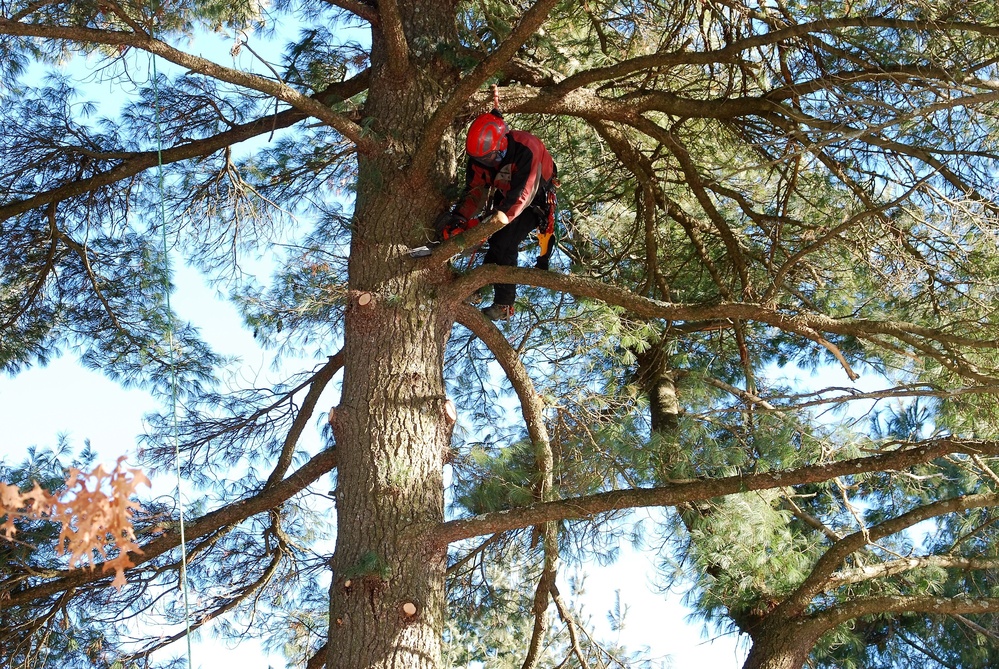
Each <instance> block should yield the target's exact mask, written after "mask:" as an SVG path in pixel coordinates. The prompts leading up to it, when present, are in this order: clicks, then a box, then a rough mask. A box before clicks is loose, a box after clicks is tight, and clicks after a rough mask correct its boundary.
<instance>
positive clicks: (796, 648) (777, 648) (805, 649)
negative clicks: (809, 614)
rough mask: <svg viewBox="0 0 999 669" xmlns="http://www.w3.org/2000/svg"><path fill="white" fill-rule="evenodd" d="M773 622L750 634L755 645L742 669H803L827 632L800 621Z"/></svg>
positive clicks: (762, 625)
mask: <svg viewBox="0 0 999 669" xmlns="http://www.w3.org/2000/svg"><path fill="white" fill-rule="evenodd" d="M771 623H775V624H769V625H768V624H766V622H763V623H760V624H758V625H757V626H756V627H755V628H754V629H753V630H752V631H751V632H750V637H751V638H752V639H753V646H752V648H751V649H750V650H749V655H748V656H747V657H746V662H745V664H743V665H742V669H801V667H802V666H804V664H805V661H806V660H807V659H808V654H809V653H810V652H811V651H812V647H813V646H814V645H815V642H816V641H818V639H819V637H820V636H821V635H822V632H823V631H825V630H824V629H821V628H818V629H816V627H815V626H814V625H809V624H808V622H807V621H805V620H800V619H798V620H786V619H779V620H775V621H771Z"/></svg>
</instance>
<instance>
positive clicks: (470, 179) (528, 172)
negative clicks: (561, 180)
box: [454, 130, 557, 221]
mask: <svg viewBox="0 0 999 669" xmlns="http://www.w3.org/2000/svg"><path fill="white" fill-rule="evenodd" d="M556 175H557V169H556V167H555V161H553V160H552V157H551V154H549V153H548V149H546V148H545V145H544V144H543V143H542V142H541V140H540V139H538V138H537V137H535V136H534V135H532V134H531V133H529V132H523V131H521V130H511V131H510V133H509V134H508V135H507V150H506V155H505V156H503V159H502V160H501V161H500V162H499V164H498V165H496V166H495V167H487V166H485V165H483V164H481V163H478V162H476V161H474V160H472V159H469V161H468V167H467V169H466V172H465V195H464V196H463V197H462V199H461V202H459V203H458V205H457V206H456V207H455V208H454V213H455V214H458V215H459V216H461V217H462V218H464V219H466V220H467V219H470V218H472V217H473V216H475V215H476V214H478V213H479V212H480V211H482V209H483V208H484V207H485V205H486V198H487V197H488V196H489V189H490V188H495V189H496V194H495V195H494V196H493V202H492V208H493V209H495V210H498V211H502V212H503V213H504V214H506V216H507V218H508V219H510V220H511V221H512V220H514V219H515V218H517V217H518V216H520V214H521V213H522V212H523V211H524V210H525V209H527V207H529V206H531V205H532V204H535V205H541V206H545V207H547V193H548V191H549V190H551V188H552V180H553V179H554V178H555V176H556Z"/></svg>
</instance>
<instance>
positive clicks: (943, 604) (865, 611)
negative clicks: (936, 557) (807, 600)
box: [811, 595, 999, 629]
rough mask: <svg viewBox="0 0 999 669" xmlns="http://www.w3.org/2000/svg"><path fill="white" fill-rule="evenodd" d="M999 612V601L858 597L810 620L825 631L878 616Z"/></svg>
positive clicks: (998, 599)
mask: <svg viewBox="0 0 999 669" xmlns="http://www.w3.org/2000/svg"><path fill="white" fill-rule="evenodd" d="M996 612H999V598H997V597H982V598H975V599H972V598H965V597H932V596H929V595H894V596H892V595H888V596H884V597H859V598H856V599H851V600H849V601H846V602H843V603H842V604H838V605H836V606H834V607H833V608H831V609H829V610H826V611H823V612H821V613H818V614H816V615H814V616H812V617H811V619H812V620H813V621H815V622H816V623H818V624H819V625H820V626H822V627H823V628H825V629H831V628H833V627H835V626H836V625H839V624H842V623H845V622H847V621H848V620H853V619H854V618H859V617H861V616H865V615H872V614H875V613H930V614H941V613H943V614H950V615H954V614H968V613H996Z"/></svg>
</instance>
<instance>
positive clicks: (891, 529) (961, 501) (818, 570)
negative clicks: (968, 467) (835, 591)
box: [772, 442, 999, 617]
mask: <svg viewBox="0 0 999 669" xmlns="http://www.w3.org/2000/svg"><path fill="white" fill-rule="evenodd" d="M994 445H999V442H997V443H996V444H994ZM955 452H958V451H955ZM964 452H965V453H967V454H968V455H974V454H975V453H974V451H964ZM943 455H948V454H940V455H939V456H938V457H942V456H943ZM930 459H933V458H929V459H928V460H930ZM928 460H927V461H928ZM830 478H833V477H830ZM995 504H999V494H991V495H963V496H961V497H953V498H950V499H945V500H941V501H939V502H933V503H931V504H925V505H923V506H920V507H917V508H915V509H913V510H912V511H909V512H907V513H903V514H902V515H900V516H897V517H895V518H892V519H891V520H886V521H885V522H883V523H878V524H877V525H875V526H873V527H869V528H864V529H862V530H861V531H859V532H854V533H853V534H848V535H847V536H845V537H843V538H842V539H840V540H839V541H837V542H836V543H834V544H833V545H832V546H830V547H829V548H828V549H827V550H826V552H825V553H823V554H822V557H820V558H819V559H818V561H816V563H815V565H814V566H813V567H812V570H811V573H809V575H808V577H807V578H805V580H804V581H802V582H801V584H800V585H799V586H798V587H797V589H795V591H794V592H793V593H791V594H790V595H788V596H787V597H786V598H785V599H784V601H783V602H781V604H780V606H778V607H777V608H776V609H774V611H773V613H772V615H778V616H785V617H789V616H793V615H797V614H798V613H800V612H801V611H804V610H805V608H806V607H807V606H808V605H809V604H810V603H811V601H812V599H813V598H814V597H815V596H816V595H818V594H819V593H820V592H823V591H825V590H828V589H829V587H831V586H830V583H831V581H832V579H833V578H834V575H835V570H836V568H837V567H838V566H839V565H840V564H842V563H843V561H844V560H845V559H846V558H847V557H849V556H850V555H852V554H853V553H855V552H857V551H858V550H860V549H862V548H864V547H865V546H867V545H868V544H869V543H871V542H874V541H878V540H880V539H883V538H885V537H888V536H891V535H893V534H897V533H898V532H901V531H903V530H905V529H908V528H910V527H912V526H913V525H915V524H917V523H920V522H922V521H924V520H928V519H930V518H935V517H937V516H940V515H943V514H946V513H955V512H958V511H965V510H967V509H974V508H981V507H987V506H993V505H995Z"/></svg>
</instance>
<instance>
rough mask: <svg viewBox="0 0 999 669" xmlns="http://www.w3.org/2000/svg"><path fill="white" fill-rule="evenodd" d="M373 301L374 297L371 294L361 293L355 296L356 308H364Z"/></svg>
mask: <svg viewBox="0 0 999 669" xmlns="http://www.w3.org/2000/svg"><path fill="white" fill-rule="evenodd" d="M374 299H375V297H374V295H372V294H371V293H368V292H361V293H360V294H358V296H357V304H358V306H362V307H366V306H368V305H369V304H371V303H372V301H374Z"/></svg>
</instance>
